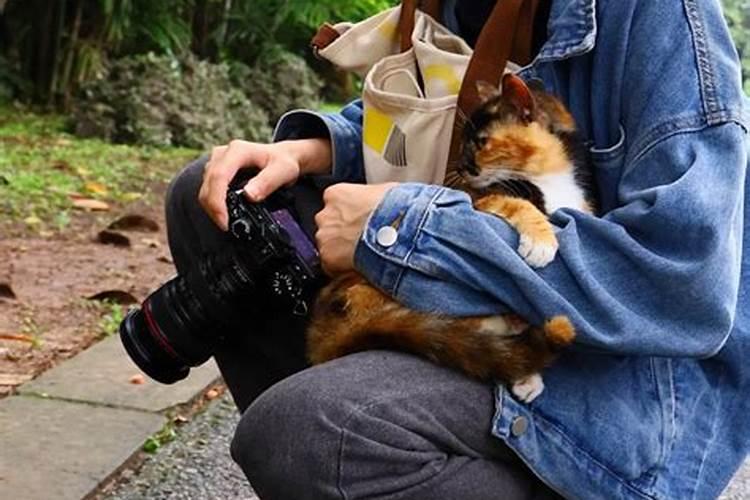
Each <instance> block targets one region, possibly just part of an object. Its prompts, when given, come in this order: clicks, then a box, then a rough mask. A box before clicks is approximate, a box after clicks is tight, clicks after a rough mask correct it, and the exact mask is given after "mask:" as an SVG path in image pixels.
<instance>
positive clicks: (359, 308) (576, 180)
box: [307, 75, 596, 402]
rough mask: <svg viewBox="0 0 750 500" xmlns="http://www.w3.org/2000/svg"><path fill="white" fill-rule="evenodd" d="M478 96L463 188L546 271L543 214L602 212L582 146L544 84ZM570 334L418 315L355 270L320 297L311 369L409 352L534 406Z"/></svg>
mask: <svg viewBox="0 0 750 500" xmlns="http://www.w3.org/2000/svg"><path fill="white" fill-rule="evenodd" d="M477 91H478V93H479V95H480V97H481V98H482V101H483V104H482V105H481V107H480V108H479V109H478V110H477V111H476V112H475V113H474V114H473V115H472V116H471V119H470V121H469V123H468V124H467V126H466V127H465V131H464V140H463V156H462V161H461V165H460V167H459V169H458V175H459V176H460V177H461V180H462V189H464V190H466V191H467V192H469V193H470V194H471V196H472V198H473V200H474V207H475V208H476V209H477V210H481V211H484V212H487V213H490V214H494V215H496V216H498V217H502V218H504V219H505V220H506V221H507V222H508V223H509V224H511V225H512V226H513V227H514V228H515V229H516V230H517V231H518V233H519V235H520V239H519V247H518V252H519V253H520V255H521V256H522V257H523V259H524V260H525V261H526V262H527V263H528V264H529V265H530V266H533V267H542V266H545V265H547V264H548V263H549V262H551V261H552V259H553V258H554V256H555V254H556V252H557V248H558V244H557V239H556V238H555V234H554V231H553V228H552V225H551V224H550V223H549V221H548V220H547V216H546V215H545V214H548V213H552V212H553V211H554V210H556V209H558V208H561V207H570V208H575V209H578V210H582V211H586V212H593V210H594V209H595V206H596V203H595V199H594V198H593V195H592V190H591V189H590V188H589V183H590V178H589V177H590V172H591V170H590V169H589V167H588V165H587V159H586V153H585V152H586V149H585V147H584V144H583V141H582V140H581V139H580V138H579V136H578V134H577V132H576V128H575V123H574V121H573V118H572V117H571V115H570V114H569V113H568V111H567V110H566V109H565V108H564V106H563V105H562V104H561V103H560V101H559V100H557V99H556V98H554V97H553V96H551V95H550V94H547V93H546V92H544V90H543V89H541V88H539V87H538V86H533V85H532V86H531V87H529V86H527V85H526V84H525V83H524V82H523V80H521V79H520V78H518V77H516V76H514V75H505V77H504V78H503V82H502V93H500V92H499V91H498V89H497V88H496V87H493V86H491V85H490V84H486V83H479V84H478V85H477ZM574 337H575V330H574V328H573V325H572V324H571V322H570V321H569V319H568V318H567V317H565V316H555V317H553V318H551V319H549V320H548V321H547V322H546V323H545V324H544V325H543V326H541V327H536V326H529V325H528V324H527V323H526V322H525V321H523V320H522V319H521V318H519V317H518V316H515V315H502V316H501V315H498V316H489V317H466V318H457V317H449V316H445V315H441V314H435V313H423V312H417V311H413V310H411V309H408V308H406V307H404V306H402V305H401V304H399V303H398V302H396V301H395V300H393V299H392V298H390V297H389V296H387V295H385V294H384V293H382V292H381V291H379V290H378V289H376V288H375V287H373V286H371V285H369V284H368V283H367V282H366V281H365V280H364V279H363V278H362V277H361V276H360V275H359V274H357V273H349V274H346V275H343V276H340V277H338V278H336V279H334V280H333V281H332V282H331V283H330V284H329V285H327V286H326V287H325V288H324V289H323V290H322V291H321V293H320V295H319V297H318V299H317V301H316V304H315V308H314V310H313V316H312V320H311V324H310V326H309V327H308V331H307V347H308V357H309V359H310V361H311V362H312V363H314V364H316V363H322V362H325V361H328V360H330V359H333V358H337V357H340V356H343V355H346V354H349V353H353V352H356V351H363V350H368V349H378V348H386V349H387V348H395V349H399V350H405V351H408V352H412V353H416V354H419V355H422V356H425V357H427V358H428V359H431V360H433V361H435V362H437V363H441V364H444V365H447V366H451V367H454V368H457V369H459V370H461V371H463V372H465V373H467V374H469V375H471V376H474V377H478V378H480V379H495V380H499V381H502V382H505V383H508V384H510V385H511V390H512V391H513V393H514V394H515V395H516V396H517V397H518V398H519V399H521V400H523V401H526V402H530V401H532V400H533V399H534V398H536V397H537V396H538V395H539V394H540V393H541V392H542V390H543V389H544V384H543V382H542V379H541V376H540V375H539V372H540V371H541V370H542V369H543V368H545V367H546V366H548V365H549V364H551V363H552V362H553V361H554V360H555V358H556V357H557V356H558V354H559V352H560V351H561V349H562V348H564V347H566V346H568V345H569V344H570V343H571V342H572V341H573V339H574Z"/></svg>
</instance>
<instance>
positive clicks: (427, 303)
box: [355, 122, 747, 357]
mask: <svg viewBox="0 0 750 500" xmlns="http://www.w3.org/2000/svg"><path fill="white" fill-rule="evenodd" d="M746 167H747V143H746V137H745V131H744V129H743V128H742V127H741V126H740V125H738V124H737V123H735V122H727V123H724V124H721V125H716V126H711V127H706V128H703V129H701V130H697V131H696V130H687V131H683V132H681V133H675V134H670V135H669V136H667V137H665V138H663V139H661V140H660V141H658V142H657V143H655V144H654V145H653V147H651V148H649V149H648V150H647V151H645V152H643V153H642V154H641V155H640V156H638V157H636V159H635V160H634V161H633V162H631V164H630V165H628V166H626V168H625V170H624V172H625V173H624V174H623V177H622V179H621V181H620V182H619V186H618V192H619V197H620V199H621V200H622V203H621V205H620V206H619V207H618V208H616V209H614V210H612V211H610V212H609V213H608V214H607V215H606V216H604V217H602V218H598V217H595V216H591V215H587V214H584V213H581V212H578V211H574V210H565V209H563V210H559V211H557V212H556V213H555V214H553V216H552V217H551V221H552V222H553V224H554V225H555V226H556V234H557V238H558V240H559V243H560V249H559V252H558V255H557V257H556V258H555V259H554V261H553V262H552V263H551V264H549V265H548V266H546V267H545V268H542V269H532V268H530V267H529V266H528V265H526V264H525V262H524V261H523V260H522V259H521V258H520V257H519V255H518V253H517V251H516V247H517V244H518V237H517V235H516V233H515V231H514V230H513V229H511V228H510V226H508V225H507V224H506V223H505V222H504V221H503V220H501V219H499V218H497V217H494V216H490V215H487V214H484V213H479V212H477V211H475V210H473V208H472V206H471V203H470V200H469V198H468V197H467V196H466V195H465V194H464V193H461V192H459V191H453V190H449V189H446V188H443V187H437V186H425V185H420V184H403V185H400V186H398V187H396V188H394V189H392V190H391V191H389V193H388V194H387V195H386V197H385V198H384V200H383V201H382V203H381V204H380V206H379V207H378V208H377V209H376V211H375V212H374V213H373V214H372V216H371V218H370V220H369V222H368V225H367V227H366V228H365V231H364V233H363V236H362V239H361V241H360V242H359V244H358V247H357V250H356V254H355V262H356V266H357V268H358V269H359V270H360V271H361V272H362V273H363V274H364V275H365V276H366V277H367V278H368V279H369V280H370V281H371V282H373V283H375V284H376V285H378V286H379V287H381V288H382V289H383V290H385V291H386V292H388V293H390V294H391V295H393V296H395V297H397V298H398V299H399V300H400V301H401V302H403V303H405V304H407V305H408V306H410V307H413V308H416V309H422V310H432V311H443V312H446V313H449V314H456V315H488V314H498V313H502V312H505V311H507V310H508V309H510V310H512V311H515V312H517V313H519V314H521V315H522V316H524V317H526V318H528V319H529V320H531V321H532V322H534V323H539V322H541V321H543V320H544V319H545V318H549V317H551V316H553V315H557V314H565V315H567V316H568V317H570V318H571V320H572V321H573V323H574V325H575V326H576V329H577V331H578V341H579V343H578V344H579V348H593V349H596V350H604V351H608V352H616V353H622V354H644V355H662V356H693V357H704V356H710V355H712V354H714V353H716V352H717V351H718V350H719V349H720V348H721V347H722V345H723V343H724V342H725V340H726V338H727V336H728V334H729V331H730V329H731V326H732V322H733V318H734V312H735V307H736V303H737V295H738V289H739V276H740V264H741V254H742V231H743V228H742V225H743V193H744V190H745V171H746ZM395 225H397V240H396V243H395V244H391V245H390V246H384V245H381V244H380V243H379V238H378V230H379V229H381V228H382V227H384V226H395ZM380 240H382V241H383V242H385V243H391V242H390V241H388V239H387V238H380Z"/></svg>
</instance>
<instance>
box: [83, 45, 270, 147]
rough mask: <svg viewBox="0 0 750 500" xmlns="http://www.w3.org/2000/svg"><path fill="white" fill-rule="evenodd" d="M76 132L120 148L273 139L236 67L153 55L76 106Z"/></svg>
mask: <svg viewBox="0 0 750 500" xmlns="http://www.w3.org/2000/svg"><path fill="white" fill-rule="evenodd" d="M74 124H75V131H76V134H77V135H80V136H84V137H86V136H96V137H102V138H106V139H108V140H113V141H117V142H126V143H137V144H149V145H154V146H168V145H173V146H186V147H194V148H205V147H208V146H210V145H214V144H223V143H225V142H227V141H229V140H230V139H232V138H234V137H243V138H247V139H248V140H255V141H265V140H267V139H268V138H269V135H270V128H269V127H268V116H267V115H266V114H265V112H264V111H263V110H262V109H260V108H259V107H257V106H255V105H253V104H252V103H251V102H250V101H249V100H248V99H247V97H246V96H245V95H244V94H243V93H242V91H241V90H239V89H237V88H236V87H235V86H234V85H233V84H232V81H231V79H230V78H229V66H228V65H226V64H211V63H209V62H207V61H198V60H197V59H196V58H195V57H192V56H186V57H184V58H182V59H180V60H177V59H173V58H171V57H168V56H156V55H154V54H147V55H143V56H133V57H127V58H123V59H120V60H118V61H116V62H115V63H114V64H112V65H111V67H110V68H109V69H108V71H107V72H106V73H105V74H104V75H103V76H102V77H101V78H99V79H97V80H96V81H94V82H91V83H90V84H88V85H87V86H86V87H85V88H84V89H83V92H82V93H81V98H80V99H79V100H78V101H77V102H76V106H75V117H74Z"/></svg>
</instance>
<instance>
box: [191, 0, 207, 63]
mask: <svg viewBox="0 0 750 500" xmlns="http://www.w3.org/2000/svg"><path fill="white" fill-rule="evenodd" d="M208 7H209V0H195V7H194V8H193V23H192V24H193V52H194V53H195V54H196V55H197V56H198V57H200V58H201V59H205V58H206V57H208V37H209V33H210V31H209V16H208Z"/></svg>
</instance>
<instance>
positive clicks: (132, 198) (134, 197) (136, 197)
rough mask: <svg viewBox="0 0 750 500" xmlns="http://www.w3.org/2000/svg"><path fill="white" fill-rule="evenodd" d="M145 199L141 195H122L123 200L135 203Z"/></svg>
mask: <svg viewBox="0 0 750 500" xmlns="http://www.w3.org/2000/svg"><path fill="white" fill-rule="evenodd" d="M141 198H143V195H142V194H141V193H132V192H131V193H125V194H123V195H122V199H123V200H125V201H135V200H140V199H141Z"/></svg>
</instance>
